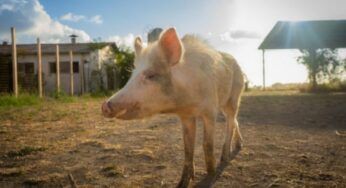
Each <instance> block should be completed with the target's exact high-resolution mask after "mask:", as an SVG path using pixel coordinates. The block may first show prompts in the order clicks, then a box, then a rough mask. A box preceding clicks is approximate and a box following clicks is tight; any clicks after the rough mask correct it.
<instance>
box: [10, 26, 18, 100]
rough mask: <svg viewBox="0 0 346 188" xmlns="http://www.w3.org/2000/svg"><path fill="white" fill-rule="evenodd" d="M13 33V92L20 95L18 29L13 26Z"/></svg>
mask: <svg viewBox="0 0 346 188" xmlns="http://www.w3.org/2000/svg"><path fill="white" fill-rule="evenodd" d="M11 35H12V81H13V83H12V84H13V92H14V95H15V96H16V97H18V73H17V44H16V29H15V28H14V27H11Z"/></svg>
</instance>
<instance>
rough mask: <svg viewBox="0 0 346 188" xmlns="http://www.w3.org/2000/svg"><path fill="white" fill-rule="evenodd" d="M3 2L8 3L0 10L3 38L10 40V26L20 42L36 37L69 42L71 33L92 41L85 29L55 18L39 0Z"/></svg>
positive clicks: (1, 36) (0, 35)
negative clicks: (68, 24)
mask: <svg viewBox="0 0 346 188" xmlns="http://www.w3.org/2000/svg"><path fill="white" fill-rule="evenodd" d="M2 2H3V4H2V5H4V4H6V6H5V8H3V9H2V11H0V20H1V27H0V39H2V40H4V39H5V40H7V41H9V38H10V35H9V31H10V27H15V28H16V31H17V37H18V42H28V41H30V42H32V41H34V40H35V38H36V37H40V39H41V40H42V41H43V42H67V41H69V37H68V36H69V35H71V34H76V35H78V36H79V40H80V41H90V36H89V35H88V34H87V33H86V32H85V31H83V30H79V29H74V28H71V27H69V26H67V25H64V24H62V23H60V22H59V21H56V20H53V19H52V18H51V17H50V15H49V14H48V13H47V12H46V11H45V10H44V8H43V6H42V5H41V4H40V2H39V1H38V0H2ZM2 7H3V6H2ZM9 7H12V8H9ZM28 15H30V16H28Z"/></svg>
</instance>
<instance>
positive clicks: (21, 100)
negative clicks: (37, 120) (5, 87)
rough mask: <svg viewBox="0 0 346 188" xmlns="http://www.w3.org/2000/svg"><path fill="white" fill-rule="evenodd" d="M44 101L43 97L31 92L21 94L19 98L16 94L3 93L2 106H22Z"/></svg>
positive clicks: (0, 103)
mask: <svg viewBox="0 0 346 188" xmlns="http://www.w3.org/2000/svg"><path fill="white" fill-rule="evenodd" d="M41 102H42V99H40V98H39V97H37V96H35V95H31V94H20V95H19V96H18V98H16V97H15V96H14V95H1V96H0V107H22V106H32V105H38V104H40V103H41Z"/></svg>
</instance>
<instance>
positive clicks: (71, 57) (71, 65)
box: [70, 50, 73, 96]
mask: <svg viewBox="0 0 346 188" xmlns="http://www.w3.org/2000/svg"><path fill="white" fill-rule="evenodd" d="M70 92H71V93H70V94H71V96H73V53H72V50H70Z"/></svg>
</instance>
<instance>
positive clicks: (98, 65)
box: [0, 36, 116, 94]
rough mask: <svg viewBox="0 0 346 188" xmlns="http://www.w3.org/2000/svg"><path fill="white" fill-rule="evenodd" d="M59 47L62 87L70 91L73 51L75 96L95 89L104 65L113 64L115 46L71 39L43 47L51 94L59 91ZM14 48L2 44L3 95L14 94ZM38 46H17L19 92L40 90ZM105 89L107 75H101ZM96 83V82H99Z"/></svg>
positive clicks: (0, 76)
mask: <svg viewBox="0 0 346 188" xmlns="http://www.w3.org/2000/svg"><path fill="white" fill-rule="evenodd" d="M56 45H59V51H60V53H59V56H60V61H59V62H60V87H61V91H63V92H65V93H69V91H70V55H69V52H70V51H72V52H73V72H74V75H73V77H74V93H75V94H81V93H83V92H89V91H92V90H96V88H95V87H99V86H97V85H98V83H95V77H97V76H98V75H102V74H103V73H105V72H103V71H104V70H103V65H104V64H106V63H112V62H114V59H113V57H114V56H113V55H112V53H113V51H112V47H116V44H115V43H77V42H76V36H71V43H59V44H42V45H41V49H42V74H43V88H44V89H43V90H44V93H46V94H49V93H52V92H54V91H56ZM11 57H12V46H11V45H9V44H7V43H6V42H4V43H3V44H2V45H0V92H2V93H3V92H11V91H12V59H11ZM37 59H38V58H37V44H17V62H18V65H17V70H18V85H19V88H20V90H29V91H31V90H32V91H36V90H37V85H38V84H37V69H38V67H37V65H38V63H37ZM99 77H100V79H102V81H100V82H99V84H102V85H103V86H102V87H104V88H105V89H107V88H108V86H109V85H111V84H109V83H107V76H105V77H104V76H99ZM96 80H97V79H96Z"/></svg>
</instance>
